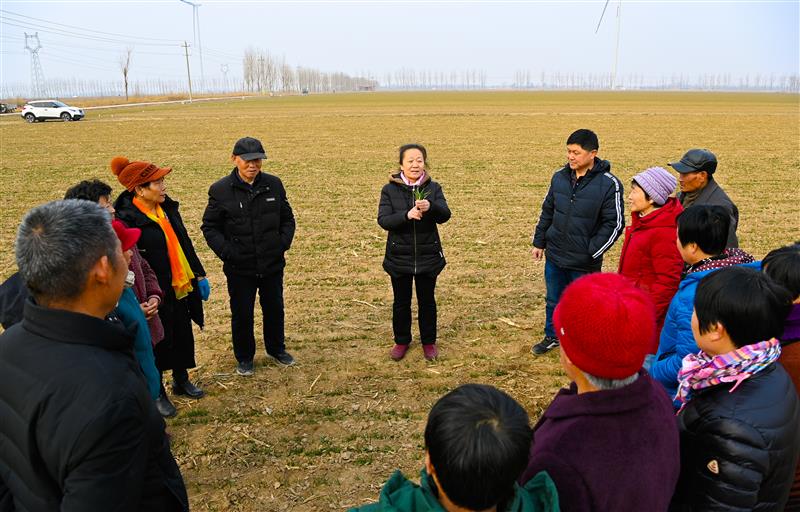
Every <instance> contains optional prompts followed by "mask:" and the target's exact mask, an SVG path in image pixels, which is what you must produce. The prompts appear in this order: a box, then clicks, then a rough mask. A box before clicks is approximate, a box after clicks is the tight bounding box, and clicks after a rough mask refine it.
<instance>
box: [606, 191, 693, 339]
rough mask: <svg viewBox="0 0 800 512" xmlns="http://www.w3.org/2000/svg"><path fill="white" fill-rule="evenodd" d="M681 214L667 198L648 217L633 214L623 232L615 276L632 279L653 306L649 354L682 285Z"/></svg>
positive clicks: (678, 208)
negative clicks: (678, 218)
mask: <svg viewBox="0 0 800 512" xmlns="http://www.w3.org/2000/svg"><path fill="white" fill-rule="evenodd" d="M682 211H683V207H682V206H681V204H680V203H679V202H678V200H677V199H675V198H674V197H670V198H669V199H667V202H666V203H664V206H662V207H661V208H659V209H657V210H656V211H654V212H651V213H650V214H649V215H646V216H644V217H640V216H639V214H638V213H636V212H634V213H632V214H631V225H630V226H628V227H627V228H625V242H623V244H622V252H621V253H620V257H619V269H618V270H617V272H619V273H620V274H622V275H623V276H625V277H627V278H629V279H631V280H632V281H633V284H634V285H636V286H637V287H638V288H641V289H642V290H644V291H646V292H647V293H648V294H650V297H651V298H652V299H653V302H655V305H656V336H655V338H654V339H653V343H652V348H651V350H650V352H651V353H655V352H656V349H657V348H658V336H659V334H660V333H661V327H662V326H663V325H664V316H665V315H666V314H667V308H669V303H670V301H671V300H672V296H673V295H675V292H676V291H677V290H678V284H679V283H680V281H681V271H682V270H683V259H681V254H680V253H679V252H678V247H677V246H676V244H675V240H676V238H677V236H678V235H677V229H678V224H677V221H676V220H675V218H676V217H677V216H678V215H679V214H680V213H681V212H682Z"/></svg>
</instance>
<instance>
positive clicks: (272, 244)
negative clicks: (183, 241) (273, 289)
mask: <svg viewBox="0 0 800 512" xmlns="http://www.w3.org/2000/svg"><path fill="white" fill-rule="evenodd" d="M202 230H203V236H205V238H206V243H208V246H209V247H210V248H211V250H212V251H214V253H216V255H217V256H219V258H220V259H221V260H222V261H223V270H224V271H225V273H226V274H235V275H245V276H259V275H269V274H274V273H275V272H279V271H280V270H281V269H283V267H284V266H286V260H285V259H284V256H283V254H284V252H286V251H288V250H289V248H290V247H291V246H292V239H293V238H294V230H295V221H294V214H293V213H292V207H291V206H289V200H288V199H287V198H286V190H285V189H284V188H283V183H281V180H280V179H279V178H278V177H277V176H272V175H271V174H266V173H264V172H261V173H259V174H258V176H257V177H256V179H255V181H254V182H253V186H252V187H250V186H248V185H247V184H245V183H244V182H243V181H242V180H241V179H239V177H238V176H237V170H236V169H234V170H233V172H232V173H231V174H230V175H228V176H226V177H224V178H222V179H221V180H219V181H217V182H216V183H214V184H213V185H211V188H210V189H209V190H208V206H207V207H206V211H205V213H204V214H203V227H202Z"/></svg>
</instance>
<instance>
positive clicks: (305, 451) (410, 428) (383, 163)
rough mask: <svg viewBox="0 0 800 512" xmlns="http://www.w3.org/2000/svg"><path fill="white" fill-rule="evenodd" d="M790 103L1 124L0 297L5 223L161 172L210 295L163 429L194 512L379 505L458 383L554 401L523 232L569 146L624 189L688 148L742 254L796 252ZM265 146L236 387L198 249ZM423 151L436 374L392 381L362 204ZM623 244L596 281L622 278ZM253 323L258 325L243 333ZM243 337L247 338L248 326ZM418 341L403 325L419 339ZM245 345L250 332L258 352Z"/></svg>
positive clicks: (396, 100)
mask: <svg viewBox="0 0 800 512" xmlns="http://www.w3.org/2000/svg"><path fill="white" fill-rule="evenodd" d="M799 107H800V97H798V96H797V95H779V94H733V93H731V94H703V93H638V92H637V93H633V92H619V93H617V92H615V93H568V92H547V93H511V92H482V93H443V92H442V93H378V94H348V95H328V96H307V97H282V98H264V99H248V100H244V101H242V100H236V101H230V102H214V103H199V104H191V105H169V106H160V107H141V108H120V109H114V110H113V111H89V112H88V116H87V118H86V119H85V120H83V121H80V122H77V123H61V122H48V123H35V124H27V123H25V122H23V121H22V120H21V119H19V118H16V117H7V118H2V119H0V146H1V147H0V198H2V204H3V208H2V214H0V278H1V279H5V278H6V277H8V276H9V275H11V274H12V273H13V272H14V271H15V270H16V264H15V262H14V254H13V245H14V235H15V232H16V228H17V225H18V224H19V221H20V219H21V217H22V215H23V214H24V212H25V211H27V210H28V209H29V208H31V207H32V206H34V205H36V204H39V203H42V202H45V201H48V200H52V199H57V198H60V197H62V196H63V193H64V191H65V190H66V188H67V187H68V186H70V185H72V184H74V183H76V182H77V181H79V180H82V179H88V178H95V177H96V178H100V179H103V180H104V181H106V182H108V183H109V184H112V186H113V187H114V190H115V193H118V192H119V191H120V190H121V186H120V185H119V184H118V183H117V182H116V180H115V178H114V177H113V176H112V175H111V172H110V170H109V161H110V160H111V158H112V157H114V156H116V155H123V156H126V157H129V158H130V159H131V160H137V159H142V160H149V161H153V162H155V163H157V164H160V165H168V166H172V167H173V169H174V170H173V172H172V174H170V175H169V176H168V178H167V187H168V190H167V192H168V194H170V195H171V196H172V197H173V198H175V199H176V200H178V201H180V202H181V210H182V214H183V217H184V220H185V222H186V224H187V227H188V229H189V231H190V234H191V235H192V236H193V240H194V244H195V247H196V248H197V250H198V253H199V256H200V258H201V260H202V261H203V263H204V265H205V267H206V269H207V271H208V273H209V279H210V282H211V284H212V295H211V299H210V300H209V302H208V303H207V305H206V308H207V309H206V318H207V325H206V327H205V329H204V330H203V331H202V332H201V331H199V330H198V331H197V347H198V349H197V352H198V353H197V360H198V364H199V366H198V367H197V368H196V369H195V370H193V371H192V376H193V378H194V379H196V380H197V381H198V382H199V383H200V384H201V385H202V386H203V387H204V388H205V390H206V392H207V396H206V397H205V398H203V399H202V400H198V401H189V400H183V399H176V405H177V406H178V409H179V414H178V416H177V417H176V418H174V419H172V420H169V421H168V422H167V424H168V429H169V431H170V433H171V434H172V439H173V451H174V453H175V456H176V458H177V459H178V461H179V463H180V466H181V469H182V471H183V475H184V478H185V480H186V484H187V488H188V491H189V495H190V499H191V502H192V508H193V509H194V510H241V511H271V510H329V509H334V510H340V509H343V508H346V507H350V506H354V505H359V504H363V503H366V502H368V501H374V500H375V499H377V496H378V493H379V489H380V487H381V485H382V483H383V482H384V481H385V480H386V479H387V478H388V477H389V475H390V474H391V473H392V471H394V470H395V469H401V470H403V471H404V472H405V473H406V475H408V476H410V477H412V478H416V477H417V476H418V473H419V469H420V468H421V467H422V461H423V440H422V432H423V428H424V425H425V421H426V416H427V413H428V410H429V409H430V406H431V405H432V404H433V402H434V401H435V400H436V399H437V398H438V397H439V396H441V395H442V394H443V393H445V392H446V391H448V390H450V389H452V388H453V387H455V386H457V385H459V384H462V383H466V382H483V383H489V384H492V385H495V386H498V387H500V388H502V389H504V390H506V391H507V392H509V393H510V394H511V395H512V396H514V397H515V398H516V399H517V400H519V401H520V402H521V403H522V404H524V405H525V406H526V407H527V409H528V411H529V413H530V415H531V419H532V421H535V420H536V419H537V418H538V416H539V415H540V414H541V412H542V410H543V409H544V408H545V407H546V406H547V404H548V403H549V402H550V400H551V398H552V396H553V394H554V393H555V392H556V391H557V389H558V388H559V387H560V386H562V385H564V384H565V383H566V378H565V376H564V374H563V373H562V371H561V369H560V366H559V363H558V354H557V351H556V353H550V354H547V355H546V356H543V357H539V358H534V357H533V356H532V355H531V354H530V352H529V349H530V345H531V343H532V342H534V341H538V340H539V339H540V338H541V335H542V327H543V322H544V291H545V290H544V281H543V275H542V274H543V268H544V265H543V263H535V262H533V261H532V259H531V256H530V235H531V233H532V230H533V227H534V225H535V223H536V220H537V218H538V213H539V208H540V205H541V201H542V199H543V198H544V195H545V192H546V190H547V187H548V184H549V179H550V176H551V174H552V172H553V171H554V170H555V169H556V168H558V167H560V166H561V165H563V163H564V161H565V148H564V144H565V140H566V138H567V136H568V135H569V134H570V133H571V132H572V131H573V130H575V129H577V128H591V129H593V130H595V131H596V132H597V133H598V135H599V137H600V144H601V149H600V156H601V157H602V158H606V159H608V160H610V161H611V163H612V170H613V171H614V172H615V174H616V175H617V176H619V177H620V179H621V180H622V181H623V183H624V184H625V187H626V194H627V189H628V187H629V183H630V179H631V177H632V176H633V175H634V174H636V173H637V172H639V171H641V170H643V169H645V168H647V167H650V166H653V165H661V166H665V165H666V163H667V162H668V161H671V160H676V159H678V158H680V156H681V155H682V154H683V153H684V151H685V150H687V149H689V148H691V147H706V148H709V149H711V150H712V151H714V152H715V153H716V154H717V157H718V159H719V167H718V172H717V174H716V177H717V179H718V181H719V182H720V183H721V184H722V186H723V187H724V188H725V189H726V190H727V192H728V194H729V195H730V196H731V198H732V199H733V200H734V201H735V202H736V203H737V204H738V206H739V209H740V212H741V225H740V227H739V238H740V244H741V247H742V248H744V249H745V250H748V251H750V252H752V253H753V254H754V255H755V256H756V257H758V258H760V257H763V256H764V255H765V254H766V253H767V252H768V251H769V250H770V249H772V248H775V247H777V246H780V245H785V244H786V243H789V242H791V241H794V240H797V239H800V192H798V185H797V183H798V178H800V174H799V171H798V169H800V108H799ZM245 135H250V136H254V137H258V138H260V139H261V140H262V141H263V142H264V145H265V147H266V149H267V154H268V155H269V160H268V161H267V162H265V164H264V170H265V171H266V172H269V173H273V174H276V175H278V176H279V177H280V178H281V179H282V180H283V182H284V184H285V185H286V188H287V191H288V195H289V200H290V202H291V204H292V206H293V208H294V211H295V215H296V217H297V234H296V237H295V242H294V245H293V247H292V250H291V251H290V252H289V253H288V254H287V268H286V278H285V299H286V314H287V317H286V333H287V342H286V343H287V348H288V350H289V351H290V352H292V353H293V354H294V355H295V357H296V358H297V360H298V364H297V365H296V366H294V367H292V368H279V367H277V366H276V365H275V364H273V363H272V362H269V361H267V360H266V357H265V354H264V351H263V349H261V351H260V353H259V354H258V355H257V357H256V374H255V376H254V377H252V378H242V377H237V376H236V375H235V373H234V371H233V370H234V365H235V360H234V358H233V354H232V349H231V346H230V324H229V322H230V313H229V311H228V304H227V294H226V291H225V281H224V276H223V274H222V269H221V263H220V262H219V261H218V260H217V259H216V257H215V256H214V254H213V253H212V252H211V251H210V250H209V249H208V247H207V246H206V244H205V242H204V240H203V237H202V234H201V233H200V220H201V216H202V213H203V209H204V208H205V204H206V198H207V190H208V186H209V185H210V184H211V183H212V182H214V181H215V180H217V179H219V178H220V177H222V176H223V175H225V174H227V173H229V172H230V170H231V168H232V166H231V164H230V160H229V156H230V152H231V148H232V147H233V143H234V142H235V141H236V139H237V138H239V137H242V136H245ZM412 141H413V142H420V143H422V144H424V145H426V146H427V148H428V155H429V163H430V165H431V174H432V176H433V178H434V179H435V180H437V181H439V182H440V183H441V184H442V186H443V188H444V192H445V195H446V197H447V199H448V202H449V204H450V207H451V209H452V211H453V217H452V219H451V220H450V222H449V223H447V224H445V225H444V226H442V227H441V228H440V232H441V236H442V243H443V246H444V251H445V256H446V258H447V261H448V266H447V268H446V269H445V270H444V272H443V273H442V274H441V276H440V278H439V284H438V287H437V288H438V290H437V298H438V305H439V344H440V349H441V354H442V356H441V358H440V359H439V360H438V361H437V362H435V363H427V362H425V360H424V359H423V357H422V351H421V348H420V346H419V345H418V343H416V340H415V344H414V345H413V346H412V349H411V350H410V351H409V354H408V355H407V357H406V359H405V360H403V361H402V362H400V363H394V362H392V361H391V360H390V359H389V357H388V350H389V348H391V345H392V335H391V301H392V297H391V285H390V282H389V277H388V276H387V275H386V274H385V273H384V271H383V269H382V268H381V262H382V259H383V252H384V244H385V239H386V234H385V232H384V231H383V230H381V228H380V227H379V226H378V225H377V223H376V215H377V204H378V195H379V192H380V188H381V187H382V186H383V184H384V183H385V182H386V180H387V176H388V172H389V171H390V170H391V169H393V168H395V167H396V158H397V154H396V151H397V148H398V146H400V145H401V144H403V143H407V142H412ZM620 245H621V242H618V243H617V244H616V245H615V247H614V249H613V250H612V251H611V252H610V253H608V254H607V256H606V260H605V266H604V269H605V270H607V271H614V270H616V265H617V257H618V252H619V248H620ZM257 317H258V315H257ZM256 329H257V332H258V330H259V329H260V323H259V321H258V318H257V328H256ZM414 332H415V336H416V328H415V331H414ZM257 339H258V340H260V339H261V337H260V335H257Z"/></svg>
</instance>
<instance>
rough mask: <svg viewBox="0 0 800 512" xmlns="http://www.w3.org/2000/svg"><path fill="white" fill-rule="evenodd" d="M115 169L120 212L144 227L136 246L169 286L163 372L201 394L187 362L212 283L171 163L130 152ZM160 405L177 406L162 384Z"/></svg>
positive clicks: (182, 391)
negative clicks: (172, 188) (175, 188)
mask: <svg viewBox="0 0 800 512" xmlns="http://www.w3.org/2000/svg"><path fill="white" fill-rule="evenodd" d="M111 170H112V172H113V173H114V174H115V175H116V176H117V179H119V182H120V183H121V184H122V185H123V186H124V187H125V189H126V190H125V191H124V192H123V193H122V194H120V195H119V197H118V198H117V200H116V202H115V203H114V208H115V209H116V211H117V213H116V214H117V218H118V219H120V220H122V221H123V222H125V224H127V225H128V226H130V227H136V228H139V229H141V230H142V234H141V237H140V238H139V242H138V243H137V246H138V247H139V252H140V253H141V254H142V256H143V257H144V259H146V260H147V263H149V264H150V267H151V268H152V269H153V272H155V274H156V277H157V278H158V284H159V286H160V287H161V290H162V291H163V292H164V301H163V302H162V303H161V305H160V306H159V308H158V316H159V318H160V319H161V323H162V324H163V325H164V339H163V340H162V341H161V342H160V343H159V344H158V345H156V346H155V347H154V348H153V353H154V355H155V357H156V366H157V367H158V370H159V372H161V373H163V372H164V371H165V370H172V392H173V393H174V394H176V395H184V396H187V397H189V398H200V397H202V396H203V390H202V389H200V388H198V387H197V386H195V385H194V384H192V382H190V381H189V373H188V372H187V369H188V368H194V367H195V360H194V333H193V332H192V321H194V322H195V323H196V324H197V325H198V326H200V328H202V327H203V305H202V303H201V300H206V299H208V294H209V292H210V289H211V288H210V286H209V284H208V281H207V280H206V277H205V275H206V271H205V270H204V269H203V265H202V264H201V263H200V260H199V259H198V258H197V254H196V253H195V250H194V246H193V245H192V241H191V239H190V238H189V234H188V233H187V231H186V227H185V226H184V225H183V219H181V216H180V213H179V212H178V203H177V201H174V200H173V199H171V198H170V197H169V196H168V195H167V194H166V186H165V184H164V176H166V175H167V174H168V173H169V172H170V171H171V170H172V169H171V168H169V167H158V166H157V165H154V164H152V163H150V162H130V161H129V160H128V159H127V158H125V157H116V158H114V159H113V160H112V161H111ZM156 407H157V408H158V411H159V412H160V413H161V415H162V416H165V417H170V416H174V415H175V414H176V412H177V411H176V409H175V406H174V405H173V403H172V402H171V401H170V399H169V398H168V397H167V394H166V393H165V391H164V385H163V383H162V385H161V393H160V395H159V397H158V399H157V400H156Z"/></svg>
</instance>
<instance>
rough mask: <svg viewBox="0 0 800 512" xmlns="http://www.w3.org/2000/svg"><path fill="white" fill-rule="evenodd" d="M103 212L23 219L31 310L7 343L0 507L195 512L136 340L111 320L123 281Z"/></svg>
mask: <svg viewBox="0 0 800 512" xmlns="http://www.w3.org/2000/svg"><path fill="white" fill-rule="evenodd" d="M110 220H111V219H110V218H109V215H108V212H106V210H104V209H103V208H101V207H100V206H98V205H97V204H96V203H92V202H89V201H82V200H65V201H54V202H51V203H47V204H44V205H41V206H38V207H36V208H34V209H33V210H31V211H30V212H28V214H27V215H26V216H25V218H24V219H23V221H22V224H21V225H20V227H19V230H18V232H17V240H16V259H17V266H18V267H19V272H20V275H21V277H22V280H23V281H24V283H25V285H26V286H27V288H28V290H30V292H31V295H32V299H29V300H28V301H27V302H26V303H25V306H24V312H23V319H22V322H20V323H18V324H16V325H14V326H12V327H11V328H10V329H9V330H7V331H6V332H4V333H3V334H2V335H1V336H0V375H2V376H3V378H2V380H0V411H5V412H4V413H3V420H2V422H0V487H2V482H5V486H6V488H5V489H2V488H0V498H2V499H0V504H3V505H4V506H8V503H9V502H13V507H12V510H13V509H17V510H108V509H109V508H111V507H112V506H113V508H114V509H115V510H169V511H172V510H175V511H184V510H188V508H189V506H188V499H187V496H186V489H185V487H184V484H183V479H182V477H181V474H180V470H179V469H178V466H177V464H176V463H175V459H174V458H173V456H172V453H171V452H170V449H169V444H168V441H167V437H166V434H165V430H164V427H165V426H164V421H163V419H162V418H161V415H160V414H159V413H158V411H157V410H156V408H155V405H154V404H153V401H152V399H151V398H150V396H149V394H148V391H147V388H146V385H145V381H144V377H143V376H142V373H141V370H140V369H139V366H138V363H137V362H136V359H135V358H134V356H133V340H134V337H133V335H132V334H130V331H129V330H128V329H129V328H126V327H125V326H123V325H121V324H116V323H112V322H109V321H107V320H106V319H105V317H106V315H108V313H109V312H111V311H112V310H113V309H114V307H115V306H116V304H117V301H118V300H119V298H120V295H121V293H122V290H123V286H124V283H125V277H126V275H127V272H128V267H127V264H126V263H125V258H124V256H123V254H122V250H121V247H120V243H119V240H118V239H117V236H116V234H115V233H114V230H113V229H112V228H111V222H110Z"/></svg>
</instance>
